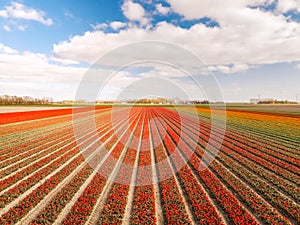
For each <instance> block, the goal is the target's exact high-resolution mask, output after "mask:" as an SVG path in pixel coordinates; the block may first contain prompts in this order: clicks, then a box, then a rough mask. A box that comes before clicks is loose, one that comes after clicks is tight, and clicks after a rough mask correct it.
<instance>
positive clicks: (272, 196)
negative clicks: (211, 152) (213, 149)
mask: <svg viewBox="0 0 300 225" xmlns="http://www.w3.org/2000/svg"><path fill="white" fill-rule="evenodd" d="M204 138H205V137H204ZM205 143H206V142H205V141H204V142H203V143H202V144H203V145H204V144H205ZM214 143H215V141H212V144H214ZM215 144H216V143H215ZM222 149H223V148H222ZM228 155H230V156H232V155H233V153H232V152H228ZM221 156H222V155H221V154H220V153H219V157H221ZM217 157H218V156H217ZM241 160H242V159H241V158H240V159H237V160H232V159H230V158H228V157H227V158H226V159H223V160H222V162H223V163H224V164H225V165H227V166H228V167H229V168H230V169H234V165H237V166H238V168H236V169H234V171H235V172H236V173H238V174H239V175H240V174H243V173H245V175H243V176H242V178H243V179H245V180H248V182H249V183H250V184H251V185H252V186H254V187H255V188H256V189H257V190H258V191H259V192H260V193H263V194H264V195H265V196H266V197H267V199H268V200H269V201H270V202H272V203H273V204H274V205H278V206H279V207H281V208H283V209H284V210H285V211H286V212H287V213H288V214H290V216H291V217H292V218H294V219H295V220H299V218H298V217H299V215H297V214H298V213H297V211H299V207H297V206H296V205H295V204H294V203H293V202H291V201H290V200H289V199H287V198H283V196H282V195H281V194H279V193H278V192H277V191H276V190H274V188H273V187H272V186H270V185H266V184H265V183H262V182H263V181H262V180H261V179H258V178H257V177H256V176H255V175H254V174H251V175H250V174H249V173H247V172H246V171H245V169H244V168H242V167H241V165H240V162H241ZM237 162H239V163H237ZM250 177H251V179H250ZM294 191H296V190H295V189H294ZM281 199H282V200H281Z"/></svg>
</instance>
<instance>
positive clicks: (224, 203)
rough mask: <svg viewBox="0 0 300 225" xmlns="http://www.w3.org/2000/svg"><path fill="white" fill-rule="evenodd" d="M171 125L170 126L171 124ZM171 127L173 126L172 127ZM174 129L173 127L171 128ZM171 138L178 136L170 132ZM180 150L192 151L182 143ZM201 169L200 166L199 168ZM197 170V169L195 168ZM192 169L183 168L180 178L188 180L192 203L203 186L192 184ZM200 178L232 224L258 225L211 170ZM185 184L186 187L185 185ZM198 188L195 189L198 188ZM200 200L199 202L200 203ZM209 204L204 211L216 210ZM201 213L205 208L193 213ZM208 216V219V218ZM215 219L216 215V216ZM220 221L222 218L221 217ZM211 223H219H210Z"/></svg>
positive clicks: (203, 173) (203, 215) (204, 216)
mask: <svg viewBox="0 0 300 225" xmlns="http://www.w3.org/2000/svg"><path fill="white" fill-rule="evenodd" d="M169 125H170V124H169ZM170 126H171V125H170ZM171 127H172V126H171ZM169 132H170V133H169V134H170V136H171V137H173V136H176V135H177V134H176V133H175V132H174V130H170V131H169ZM179 147H180V149H181V150H182V151H183V152H186V155H190V154H191V153H190V150H189V149H188V147H187V146H186V145H185V144H184V143H182V142H181V144H180V146H179ZM192 157H195V155H192ZM198 168H199V166H198ZM194 169H197V168H194ZM189 170H190V169H189V168H188V166H187V165H186V166H184V167H183V168H182V170H180V172H179V174H180V175H181V176H180V178H181V179H182V180H186V183H187V185H188V186H187V193H188V195H189V196H191V195H192V196H193V197H192V198H190V199H189V200H190V201H196V199H197V198H196V196H197V195H199V192H200V190H201V189H200V188H201V186H199V184H198V185H197V183H196V182H195V183H192V182H191V181H192V180H193V179H192V175H190V174H191V173H190V172H188V171H189ZM198 174H199V177H200V178H201V179H202V181H203V182H204V184H205V185H206V187H207V188H208V189H209V191H210V193H211V195H212V196H213V197H214V198H215V200H216V201H217V202H218V204H219V205H220V206H221V207H222V208H223V210H224V211H225V212H226V214H227V215H228V217H229V219H230V221H231V222H233V223H234V224H245V223H247V224H258V223H257V222H256V219H255V218H254V217H253V216H252V215H251V214H250V213H249V212H248V211H246V209H245V208H244V206H242V205H241V204H240V203H239V201H238V199H236V197H235V196H234V195H232V193H231V192H230V191H229V190H228V189H227V188H225V187H224V185H223V184H222V182H221V181H220V180H219V179H218V178H217V177H216V176H215V175H214V174H213V173H211V172H210V171H209V170H204V171H198ZM186 183H184V186H185V184H186ZM197 186H198V188H195V187H197ZM198 199H199V200H202V201H203V199H205V198H204V196H200V197H199V198H198ZM199 200H198V201H199ZM207 202H208V206H206V207H205V208H204V209H210V210H212V209H214V210H215V208H214V206H212V205H209V203H210V202H209V201H207ZM199 208H201V209H202V210H199ZM199 211H200V212H201V211H202V213H203V207H197V208H195V209H194V210H193V212H194V213H195V214H196V212H199ZM215 214H216V212H215ZM213 215H214V213H213V212H210V213H209V212H208V211H206V212H205V213H204V214H202V215H201V216H198V218H199V219H203V218H213ZM206 216H207V217H206ZM214 217H215V218H218V217H216V215H214ZM219 220H220V217H219ZM209 223H215V224H217V223H219V222H218V221H210V222H209Z"/></svg>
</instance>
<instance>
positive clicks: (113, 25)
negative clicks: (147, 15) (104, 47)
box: [109, 21, 126, 30]
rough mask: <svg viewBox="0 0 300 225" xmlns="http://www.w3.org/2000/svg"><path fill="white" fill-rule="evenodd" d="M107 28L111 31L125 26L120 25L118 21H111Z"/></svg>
mask: <svg viewBox="0 0 300 225" xmlns="http://www.w3.org/2000/svg"><path fill="white" fill-rule="evenodd" d="M109 26H110V27H111V28H112V29H113V30H119V29H121V28H123V27H125V26H126V23H122V22H120V21H113V22H111V23H110V24H109Z"/></svg>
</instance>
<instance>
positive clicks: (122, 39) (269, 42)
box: [53, 8, 300, 71]
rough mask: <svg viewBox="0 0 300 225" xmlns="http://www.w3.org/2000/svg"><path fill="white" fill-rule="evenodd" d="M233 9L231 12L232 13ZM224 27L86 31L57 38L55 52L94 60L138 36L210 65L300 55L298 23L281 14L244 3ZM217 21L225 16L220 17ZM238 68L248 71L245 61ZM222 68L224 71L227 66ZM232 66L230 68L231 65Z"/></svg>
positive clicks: (163, 26) (263, 61)
mask: <svg viewBox="0 0 300 225" xmlns="http://www.w3.org/2000/svg"><path fill="white" fill-rule="evenodd" d="M229 14H230V15H229ZM222 18H225V19H224V20H223V22H222V23H221V24H222V25H221V26H220V27H207V26H205V25H204V24H196V25H194V26H192V27H191V28H189V29H185V28H181V27H179V26H175V25H172V24H169V23H167V22H161V23H159V24H157V25H156V26H155V27H153V28H152V29H144V28H141V27H128V28H127V29H123V30H121V31H119V32H118V33H105V32H103V31H95V32H86V33H85V34H83V35H77V36H74V37H72V38H71V39H70V40H68V41H64V42H60V43H58V44H54V46H53V52H54V54H55V56H56V57H58V58H63V59H73V60H76V61H82V62H88V63H93V62H95V60H97V59H98V58H99V57H100V56H101V55H103V54H104V53H107V52H109V51H111V50H112V49H114V48H116V47H118V46H121V45H124V44H128V43H131V42H136V41H144V40H160V41H167V42H171V43H175V44H178V45H181V46H183V47H186V48H188V49H190V50H192V51H193V52H195V53H196V54H198V55H199V56H200V57H201V58H202V59H203V60H204V61H205V62H206V63H207V64H208V65H211V66H213V65H256V64H272V63H280V62H292V61H299V60H300V49H299V48H296V47H295V46H300V25H299V24H298V23H296V22H288V21H287V20H286V18H285V17H284V16H282V15H278V16H276V15H274V14H272V13H271V12H263V11H260V10H257V9H250V8H243V9H240V11H233V12H230V13H228V15H225V14H224V15H223V16H222ZM217 21H218V22H219V21H221V20H217ZM234 68H235V71H237V69H236V68H240V69H241V71H244V69H245V67H244V66H242V67H234ZM220 70H221V71H226V70H224V68H223V69H222V68H221V69H220ZM230 70H232V68H231V69H230Z"/></svg>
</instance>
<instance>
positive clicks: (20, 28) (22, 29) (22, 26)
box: [17, 25, 28, 31]
mask: <svg viewBox="0 0 300 225" xmlns="http://www.w3.org/2000/svg"><path fill="white" fill-rule="evenodd" d="M17 28H18V30H21V31H24V30H26V29H27V28H28V26H27V25H18V27H17Z"/></svg>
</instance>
